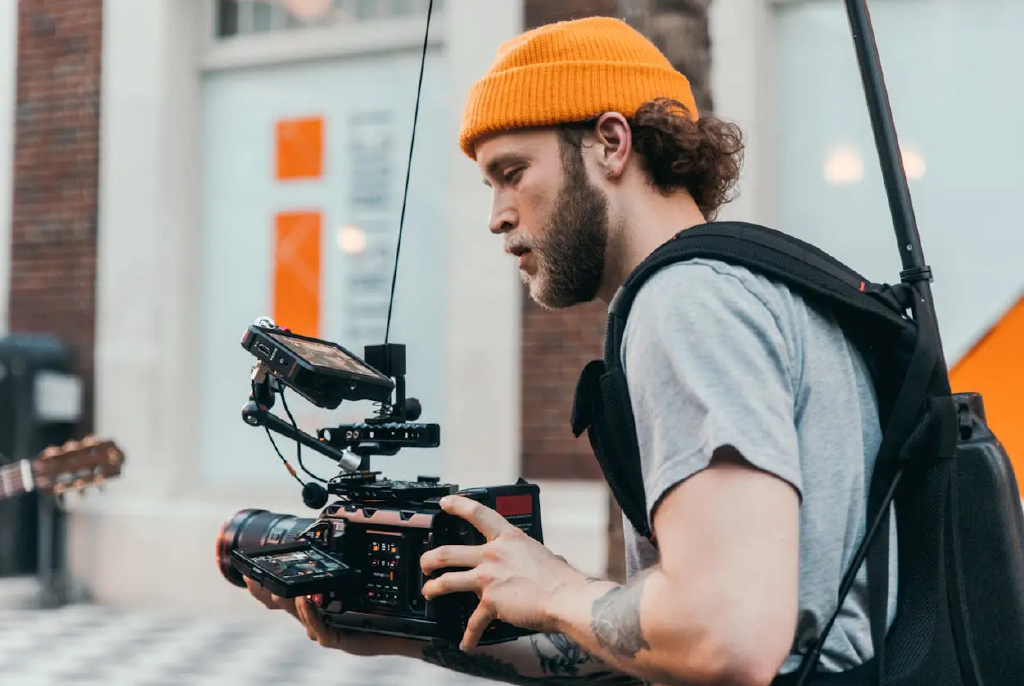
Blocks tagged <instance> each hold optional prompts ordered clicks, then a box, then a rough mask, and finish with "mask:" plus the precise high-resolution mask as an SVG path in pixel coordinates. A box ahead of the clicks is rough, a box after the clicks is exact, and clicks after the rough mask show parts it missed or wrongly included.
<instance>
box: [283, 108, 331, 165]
mask: <svg viewBox="0 0 1024 686" xmlns="http://www.w3.org/2000/svg"><path fill="white" fill-rule="evenodd" d="M275 134H276V141H275V142H276V149H277V155H276V158H277V169H276V176H277V179H278V180H279V181H287V180H293V179H319V178H320V177H321V176H322V175H323V171H324V121H323V118H322V117H306V118H302V119H282V120H280V121H278V122H277V124H276V126H275Z"/></svg>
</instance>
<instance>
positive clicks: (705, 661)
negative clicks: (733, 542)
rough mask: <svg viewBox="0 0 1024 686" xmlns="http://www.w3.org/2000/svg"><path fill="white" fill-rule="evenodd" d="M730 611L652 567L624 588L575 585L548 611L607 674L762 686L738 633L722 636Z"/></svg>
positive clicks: (729, 622) (731, 623)
mask: <svg viewBox="0 0 1024 686" xmlns="http://www.w3.org/2000/svg"><path fill="white" fill-rule="evenodd" d="M734 605H735V603H734V602H732V599H726V598H724V597H722V596H720V595H719V596H718V597H715V595H714V594H711V593H700V592H693V589H691V592H689V593H687V592H685V591H682V590H681V589H680V588H679V585H678V584H672V583H670V582H669V580H668V578H667V577H666V576H665V574H664V573H663V572H662V570H661V569H660V568H658V567H655V568H652V569H650V570H648V571H647V572H645V573H644V574H643V575H641V576H640V577H639V578H637V579H636V580H634V581H632V582H631V583H629V584H627V585H620V584H616V583H613V582H610V581H591V582H589V583H586V584H581V585H580V586H578V587H577V588H574V589H572V591H571V592H567V593H565V594H564V595H563V596H562V598H561V599H560V600H559V603H558V606H557V607H555V608H552V611H553V613H554V615H555V616H554V621H553V623H554V625H555V626H557V629H558V630H559V631H561V632H563V633H564V634H565V635H566V636H567V638H568V639H569V640H571V641H572V642H573V643H575V644H576V645H578V646H579V647H580V650H582V651H586V653H587V654H588V655H590V656H591V659H593V660H597V661H600V663H601V664H603V665H605V666H606V667H605V668H606V669H610V670H614V671H616V672H620V673H626V674H632V675H635V678H637V679H638V680H644V681H646V682H653V683H664V684H691V685H697V684H701V685H705V684H706V685H717V684H725V683H728V684H743V685H746V684H760V683H762V676H763V675H762V674H760V673H755V672H751V671H749V670H748V665H749V663H748V661H747V659H746V653H745V649H746V648H747V645H748V641H746V640H745V637H744V636H743V635H742V634H743V632H742V631H741V630H736V631H732V630H731V629H729V628H728V627H736V622H734V621H733V620H732V619H731V618H732V617H735V616H736V615H735V614H734V613H731V612H730V607H731V606H734ZM764 683H766V682H764Z"/></svg>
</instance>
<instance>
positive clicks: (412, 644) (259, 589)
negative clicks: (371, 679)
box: [245, 577, 421, 657]
mask: <svg viewBox="0 0 1024 686" xmlns="http://www.w3.org/2000/svg"><path fill="white" fill-rule="evenodd" d="M245 586H246V588H248V589H249V593H251V594H252V595H253V597H255V598H256V600H258V601H260V602H261V603H263V605H265V606H266V607H267V608H268V609H271V610H284V611H285V612H287V613H288V614H290V615H291V616H292V617H295V619H297V620H299V623H300V624H302V626H303V627H304V628H305V629H306V636H308V637H309V638H310V640H313V641H316V642H317V643H319V644H320V645H322V646H324V647H325V648H334V649H336V650H341V651H342V652H345V653H348V654H350V655H356V656H359V657H381V656H401V657H418V656H419V655H420V652H419V650H418V647H421V646H419V645H418V644H419V642H418V641H414V640H411V639H404V638H394V637H391V636H380V635H375V634H369V633H363V632H359V631H342V630H340V629H336V628H334V627H329V626H326V625H324V623H323V621H321V619H320V615H319V614H318V613H317V611H316V607H315V606H314V605H313V602H312V601H311V600H310V599H309V598H306V597H299V598H282V597H281V596H277V595H274V594H273V593H271V592H270V591H268V590H267V589H265V588H264V587H263V586H260V585H259V584H258V583H256V582H255V581H253V580H252V579H250V578H249V577H245Z"/></svg>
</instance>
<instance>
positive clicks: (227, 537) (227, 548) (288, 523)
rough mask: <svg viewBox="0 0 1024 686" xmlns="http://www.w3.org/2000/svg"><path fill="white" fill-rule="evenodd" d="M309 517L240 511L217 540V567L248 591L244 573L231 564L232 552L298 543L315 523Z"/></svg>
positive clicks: (230, 520) (225, 575)
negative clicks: (240, 549) (303, 533)
mask: <svg viewBox="0 0 1024 686" xmlns="http://www.w3.org/2000/svg"><path fill="white" fill-rule="evenodd" d="M315 521H316V520H315V519H310V518H308V517H296V516H295V515H289V514H278V513H276V512H268V511H266V510H255V509H248V510H240V511H238V512H236V513H235V515H234V516H232V517H231V518H230V519H228V520H227V521H226V522H224V525H223V526H221V528H220V534H219V535H218V536H217V566H218V567H219V568H220V573H221V574H223V575H224V578H225V579H227V580H228V581H230V582H231V583H233V584H234V585H235V586H239V587H242V588H245V580H244V579H243V578H242V575H241V573H240V572H239V571H238V570H237V569H235V568H234V566H232V564H231V551H232V550H234V549H235V548H249V547H257V546H263V545H278V544H281V543H291V542H293V541H296V540H298V538H299V534H301V533H302V532H303V531H304V530H305V529H306V527H308V526H309V525H310V524H312V523H313V522H315Z"/></svg>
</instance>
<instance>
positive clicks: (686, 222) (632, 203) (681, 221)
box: [598, 190, 707, 304]
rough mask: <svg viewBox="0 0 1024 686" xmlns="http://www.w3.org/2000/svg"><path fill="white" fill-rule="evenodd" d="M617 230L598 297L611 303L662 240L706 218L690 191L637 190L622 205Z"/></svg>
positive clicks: (611, 242) (700, 222) (609, 244)
mask: <svg viewBox="0 0 1024 686" xmlns="http://www.w3.org/2000/svg"><path fill="white" fill-rule="evenodd" d="M618 216H619V221H618V222H615V224H617V225H618V227H617V230H615V231H613V232H612V234H611V235H609V237H608V252H607V256H606V262H605V278H604V282H603V283H602V285H601V290H600V291H599V292H598V298H599V299H600V300H601V301H602V302H604V303H605V304H608V303H610V302H611V299H612V298H613V297H614V296H615V292H616V291H617V290H618V289H619V287H620V286H621V285H622V282H623V281H625V280H626V277H627V276H629V273H630V272H632V271H633V270H634V269H636V268H637V266H638V265H639V264H640V263H641V262H643V261H644V259H645V258H646V257H647V256H648V255H650V254H651V253H652V252H654V250H656V249H657V248H658V247H659V246H661V245H662V244H663V243H665V242H666V241H668V240H669V239H670V238H672V236H674V235H676V234H677V233H679V232H680V231H682V230H684V229H688V228H690V227H691V226H697V225H699V224H704V223H706V222H707V220H706V219H705V218H704V215H702V214H701V212H700V210H699V209H698V207H697V204H696V203H695V202H694V201H693V198H691V197H690V195H689V194H688V193H685V192H683V193H679V194H676V195H672V196H664V195H661V194H660V193H658V192H657V191H647V190H645V192H644V193H639V194H635V195H633V196H632V198H631V199H627V200H625V201H624V202H622V203H621V204H620V206H619V212H618Z"/></svg>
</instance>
